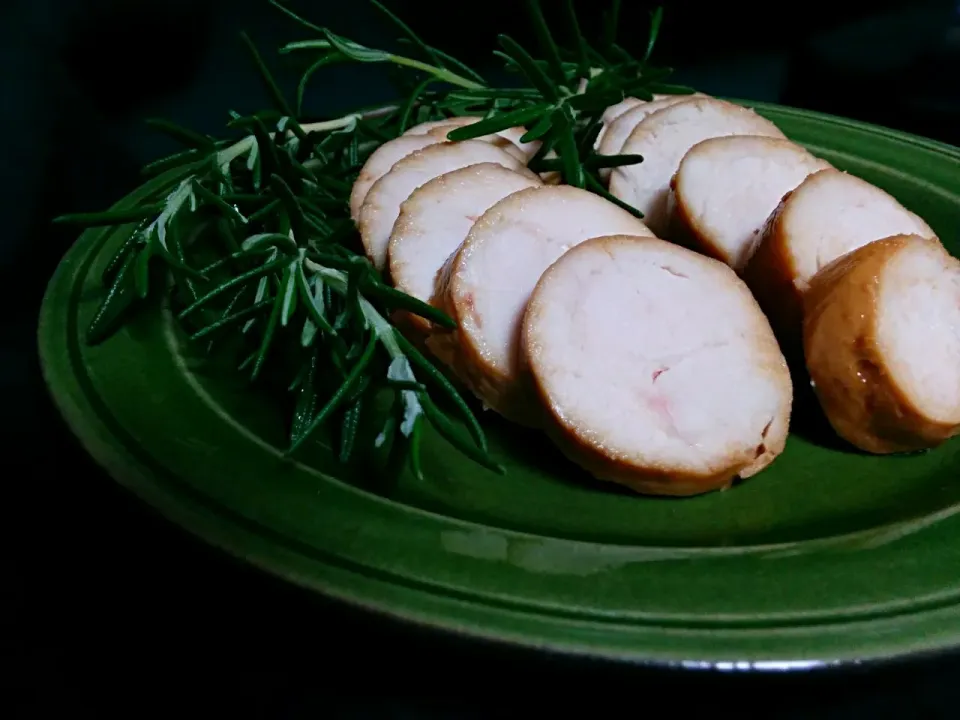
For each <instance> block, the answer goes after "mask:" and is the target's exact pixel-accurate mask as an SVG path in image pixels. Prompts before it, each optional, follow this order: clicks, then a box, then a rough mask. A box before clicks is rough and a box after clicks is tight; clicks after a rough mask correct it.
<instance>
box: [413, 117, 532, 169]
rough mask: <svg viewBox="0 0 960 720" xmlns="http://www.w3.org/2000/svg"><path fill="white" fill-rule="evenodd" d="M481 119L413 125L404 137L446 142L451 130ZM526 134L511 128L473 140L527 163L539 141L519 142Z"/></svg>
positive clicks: (449, 119)
mask: <svg viewBox="0 0 960 720" xmlns="http://www.w3.org/2000/svg"><path fill="white" fill-rule="evenodd" d="M482 119H483V118H481V117H476V116H472V115H464V116H459V117H451V118H445V119H443V120H430V121H428V122H423V123H420V124H419V125H414V126H413V127H411V128H410V129H408V130H407V131H406V132H405V133H404V135H432V136H433V137H439V138H442V139H443V140H446V139H447V135H448V134H449V133H450V132H452V131H453V130H456V129H457V128H460V127H465V126H467V125H473V124H474V123H475V122H479V121H480V120H482ZM526 132H527V129H526V128H525V127H512V128H507V129H505V130H500V131H499V132H496V133H493V134H491V135H482V136H480V137H478V138H474V139H475V140H483V141H484V142H488V143H491V144H493V145H496V146H497V147H498V148H501V149H503V150H506V151H507V152H508V153H510V154H511V155H513V156H514V157H516V158H518V159H519V160H523V161H524V162H529V161H530V158H532V157H533V156H534V155H536V154H537V150H539V149H540V141H539V140H534V141H533V142H521V140H520V138H522V137H523V136H524V134H525V133H526Z"/></svg>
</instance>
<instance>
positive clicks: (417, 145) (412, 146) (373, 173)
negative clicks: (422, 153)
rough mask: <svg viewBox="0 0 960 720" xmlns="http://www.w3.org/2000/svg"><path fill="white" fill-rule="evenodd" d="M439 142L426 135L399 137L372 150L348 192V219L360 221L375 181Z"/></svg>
mask: <svg viewBox="0 0 960 720" xmlns="http://www.w3.org/2000/svg"><path fill="white" fill-rule="evenodd" d="M441 142H443V138H442V137H439V136H436V135H430V134H428V133H424V134H422V135H401V136H400V137H398V138H394V139H393V140H388V141H387V142H385V143H384V144H383V145H381V146H380V147H378V148H377V149H376V150H374V151H373V153H372V154H371V155H370V157H368V158H367V161H366V162H365V163H364V164H363V167H362V168H360V174H359V175H358V176H357V179H356V180H355V181H354V183H353V187H352V188H351V190H350V217H351V218H353V221H354V222H358V221H359V220H360V208H361V207H363V201H364V200H366V199H367V193H368V192H370V188H372V187H373V185H374V184H375V183H376V182H377V180H379V179H380V178H382V177H383V176H384V175H386V174H387V173H388V172H390V168H392V167H393V166H394V165H395V164H396V163H398V162H399V161H400V160H403V158H405V157H406V156H407V155H410V154H411V153H415V152H416V151H417V150H423V148H425V147H429V146H430V145H436V144H438V143H441Z"/></svg>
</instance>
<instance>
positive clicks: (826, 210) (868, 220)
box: [743, 169, 935, 356]
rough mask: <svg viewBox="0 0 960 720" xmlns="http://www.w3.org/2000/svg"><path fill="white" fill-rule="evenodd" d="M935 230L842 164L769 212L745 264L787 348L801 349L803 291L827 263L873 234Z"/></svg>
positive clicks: (817, 175)
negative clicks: (756, 244) (841, 169)
mask: <svg viewBox="0 0 960 720" xmlns="http://www.w3.org/2000/svg"><path fill="white" fill-rule="evenodd" d="M898 234H915V235H921V236H923V237H935V235H934V232H933V230H931V229H930V226H929V225H927V224H926V223H925V222H924V221H923V220H922V219H921V218H920V217H919V216H917V215H915V214H914V213H912V212H910V211H909V210H907V209H906V208H905V207H903V205H901V204H900V203H898V202H897V201H896V200H895V199H894V198H893V197H892V196H891V195H888V194H887V193H885V192H884V191H883V190H881V189H880V188H878V187H876V186H875V185H871V184H870V183H868V182H867V181H866V180H861V179H860V178H858V177H856V176H854V175H849V174H847V173H844V172H840V171H839V170H834V169H827V170H820V171H819V172H816V173H814V174H813V175H810V176H809V177H808V178H807V179H806V180H804V181H803V182H802V183H800V185H798V186H797V188H796V189H795V190H793V191H792V192H790V193H789V194H787V196H786V197H784V198H783V200H782V201H781V202H780V204H779V205H778V206H777V208H776V209H775V210H774V211H773V213H771V215H770V217H769V218H768V219H767V221H766V223H765V225H764V229H763V231H762V235H763V238H762V240H761V241H760V244H759V246H758V247H757V250H756V252H755V253H754V254H753V257H751V258H750V261H749V262H748V263H747V266H746V268H744V271H743V278H744V280H746V281H747V284H748V285H749V286H750V289H751V290H753V294H754V295H755V296H756V298H757V300H758V301H759V302H760V306H761V307H762V308H763V309H764V312H766V313H767V317H768V318H770V322H771V323H772V325H773V328H774V330H776V331H777V334H778V336H779V337H780V341H781V343H783V345H784V349H785V350H786V351H787V354H788V355H791V356H792V355H794V354H795V353H796V352H797V351H798V350H799V344H800V343H799V341H800V327H801V323H802V320H803V302H802V298H803V294H804V293H805V292H806V290H807V287H808V285H809V283H810V279H811V278H812V277H813V276H814V275H815V274H816V273H817V272H818V271H819V270H820V269H821V268H822V267H824V266H825V265H827V264H829V263H831V262H833V261H834V260H836V259H837V258H839V257H841V256H843V255H846V254H847V253H849V252H852V251H853V250H856V249H857V248H859V247H862V246H863V245H866V244H867V243H869V242H873V241H874V240H879V239H881V238H885V237H889V236H891V235H898Z"/></svg>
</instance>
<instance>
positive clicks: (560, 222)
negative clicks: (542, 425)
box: [446, 186, 652, 376]
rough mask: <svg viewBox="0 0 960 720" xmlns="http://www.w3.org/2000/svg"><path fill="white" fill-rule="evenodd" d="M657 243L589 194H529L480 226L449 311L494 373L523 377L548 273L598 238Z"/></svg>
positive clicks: (463, 253) (454, 279)
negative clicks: (537, 299)
mask: <svg viewBox="0 0 960 720" xmlns="http://www.w3.org/2000/svg"><path fill="white" fill-rule="evenodd" d="M620 233H623V234H632V235H651V234H652V233H650V231H649V230H648V229H647V227H646V226H645V225H644V224H643V223H642V222H641V221H640V220H637V219H636V218H635V217H633V216H632V215H630V214H629V213H628V212H626V211H624V210H621V209H620V208H618V207H617V206H616V205H613V204H612V203H610V202H608V201H606V200H604V199H603V198H600V197H598V196H597V195H593V194H591V193H588V192H586V191H584V190H578V189H576V188H571V187H567V186H557V187H554V186H545V187H542V188H531V189H529V190H522V191H520V192H518V193H514V194H513V195H510V196H508V197H506V198H505V199H504V200H502V201H500V202H499V203H497V204H496V205H494V206H493V207H492V208H490V210H488V211H487V212H486V213H484V215H483V216H482V217H481V218H480V219H479V220H478V221H477V222H476V223H475V224H474V226H473V229H472V230H471V231H470V233H469V234H468V236H467V239H466V241H465V242H464V244H463V245H462V246H461V248H460V250H459V251H458V253H457V256H456V257H455V258H454V259H453V261H452V273H451V277H450V279H449V283H448V286H447V289H446V291H447V293H448V295H447V299H446V304H447V305H452V306H454V307H455V309H456V310H457V314H458V319H459V321H460V333H461V335H463V336H464V341H465V342H468V343H470V344H471V345H472V346H473V347H474V349H475V351H476V352H477V353H478V354H479V355H480V357H481V358H482V359H483V361H484V363H485V364H486V365H488V366H489V368H490V369H491V370H492V371H497V372H499V373H502V374H503V375H507V376H512V375H514V374H515V373H516V361H517V343H518V340H519V331H520V320H521V318H522V316H523V311H524V309H525V308H526V304H527V301H528V299H529V297H530V293H531V292H532V291H533V288H534V287H535V286H536V284H537V281H538V280H539V279H540V276H541V275H542V274H543V272H544V271H545V270H546V269H547V268H548V267H550V265H551V264H552V263H553V262H554V261H555V260H556V259H557V258H559V257H560V256H561V255H563V253H565V252H566V251H567V250H569V249H570V248H571V247H573V246H574V245H576V244H578V243H580V242H583V241H584V240H586V239H588V238H590V237H594V236H596V235H608V234H620Z"/></svg>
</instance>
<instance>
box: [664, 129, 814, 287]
mask: <svg viewBox="0 0 960 720" xmlns="http://www.w3.org/2000/svg"><path fill="white" fill-rule="evenodd" d="M829 167H831V165H830V163H828V162H827V161H826V160H821V159H820V158H818V157H815V156H813V155H811V154H810V153H809V152H807V151H806V150H805V149H804V148H802V147H800V146H799V145H797V144H795V143H792V142H790V141H789V140H782V139H780V138H769V137H760V136H748V135H730V136H727V137H720V138H711V139H710V140H704V141H703V142H701V143H697V144H696V145H694V146H693V147H692V148H690V151H689V152H688V153H687V154H686V155H684V157H683V160H682V161H681V162H680V168H679V169H678V170H677V173H676V175H674V177H673V181H672V182H671V183H670V187H671V190H672V192H673V204H672V217H671V219H670V220H671V226H670V233H669V235H670V237H671V238H672V239H674V240H677V241H678V242H681V243H682V244H684V245H687V246H689V247H692V248H693V249H694V250H697V251H699V252H702V253H703V254H704V255H709V256H710V257H713V258H716V259H717V260H720V261H722V262H724V263H726V264H727V265H729V266H730V267H732V268H733V269H734V270H736V271H738V272H739V271H741V270H743V268H744V266H745V265H746V264H747V261H748V260H749V259H750V256H751V255H753V252H754V250H755V249H756V246H757V245H758V244H759V243H760V233H761V231H762V230H763V224H764V222H766V220H767V218H768V217H769V216H770V213H771V212H773V210H774V209H775V208H776V207H777V204H778V203H779V202H780V200H782V199H783V196H784V195H786V194H787V193H788V192H790V191H791V190H793V189H794V188H795V187H797V185H799V184H800V183H802V182H803V181H804V180H805V179H806V177H807V176H808V175H810V174H812V173H815V172H817V171H818V170H823V169H825V168H829Z"/></svg>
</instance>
